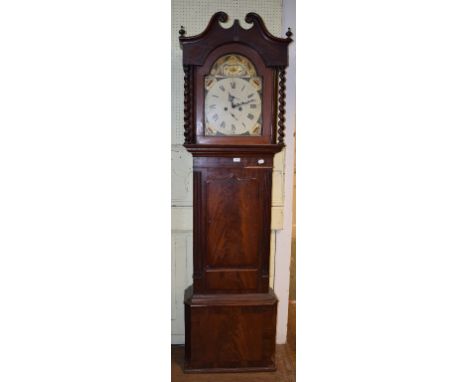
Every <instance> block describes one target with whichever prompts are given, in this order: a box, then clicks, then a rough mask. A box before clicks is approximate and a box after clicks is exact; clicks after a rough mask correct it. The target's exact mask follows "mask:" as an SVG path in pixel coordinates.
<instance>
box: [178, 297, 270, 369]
mask: <svg viewBox="0 0 468 382" xmlns="http://www.w3.org/2000/svg"><path fill="white" fill-rule="evenodd" d="M277 302H278V300H277V298H276V296H275V294H274V292H273V290H271V289H270V291H269V292H268V293H251V294H245V293H243V294H211V295H194V294H193V289H192V288H188V289H187V290H186V293H185V330H186V336H185V365H184V371H185V372H187V373H202V372H203V373H206V372H214V373H216V372H240V371H250V372H252V371H274V370H276V367H275V346H276V344H275V333H276V308H277Z"/></svg>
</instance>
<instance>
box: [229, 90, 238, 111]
mask: <svg viewBox="0 0 468 382" xmlns="http://www.w3.org/2000/svg"><path fill="white" fill-rule="evenodd" d="M234 98H236V97H234V96H233V95H232V94H231V93H228V102H230V103H231V107H232V108H234V104H233V101H234Z"/></svg>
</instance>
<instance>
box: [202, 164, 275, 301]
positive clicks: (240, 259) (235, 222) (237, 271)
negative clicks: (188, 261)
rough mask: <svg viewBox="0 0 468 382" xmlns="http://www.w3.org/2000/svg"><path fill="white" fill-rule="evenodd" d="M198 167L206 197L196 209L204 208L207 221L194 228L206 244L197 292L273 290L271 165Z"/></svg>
mask: <svg viewBox="0 0 468 382" xmlns="http://www.w3.org/2000/svg"><path fill="white" fill-rule="evenodd" d="M195 171H197V169H196V170H195ZM198 171H199V173H200V177H201V182H200V183H199V184H200V190H198V191H199V192H200V193H201V196H202V198H201V199H202V201H201V210H200V211H196V213H195V215H196V216H197V215H199V213H200V215H201V216H198V220H199V222H200V223H201V224H200V225H199V226H198V227H197V226H195V227H194V229H195V238H199V239H201V240H202V242H201V243H199V244H201V245H200V246H197V243H195V244H196V245H195V248H197V247H198V248H200V249H201V251H200V252H199V253H195V263H197V260H199V261H198V266H199V271H201V272H199V276H201V280H200V281H201V282H199V283H197V282H195V285H194V289H195V290H194V292H195V293H266V292H268V266H269V251H270V214H271V211H270V208H271V207H270V206H271V171H272V170H271V168H268V167H267V168H257V167H248V166H242V165H240V166H239V167H217V168H214V167H205V168H201V169H198ZM195 224H196V223H195ZM198 230H201V231H203V232H204V234H203V232H198V233H200V234H197V231H198ZM195 240H197V239H195ZM196 252H197V251H196ZM197 257H199V259H197ZM194 266H195V267H196V266H197V264H194ZM195 273H196V272H195ZM197 284H198V285H197Z"/></svg>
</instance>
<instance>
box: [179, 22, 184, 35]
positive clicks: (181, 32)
mask: <svg viewBox="0 0 468 382" xmlns="http://www.w3.org/2000/svg"><path fill="white" fill-rule="evenodd" d="M179 34H180V36H181V37H183V36H184V35H185V29H184V27H183V26H182V25H181V26H180V30H179Z"/></svg>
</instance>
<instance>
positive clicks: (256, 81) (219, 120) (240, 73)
mask: <svg viewBox="0 0 468 382" xmlns="http://www.w3.org/2000/svg"><path fill="white" fill-rule="evenodd" d="M204 111H205V135H229V136H232V135H257V136H258V135H260V134H261V125H262V79H261V77H258V76H257V75H256V73H255V68H254V66H253V65H252V64H250V62H249V61H248V60H247V59H246V58H245V57H242V56H238V55H228V56H224V57H221V58H220V59H218V61H216V63H215V64H214V65H213V69H212V70H211V71H210V74H209V75H208V76H206V77H205V108H204Z"/></svg>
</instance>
